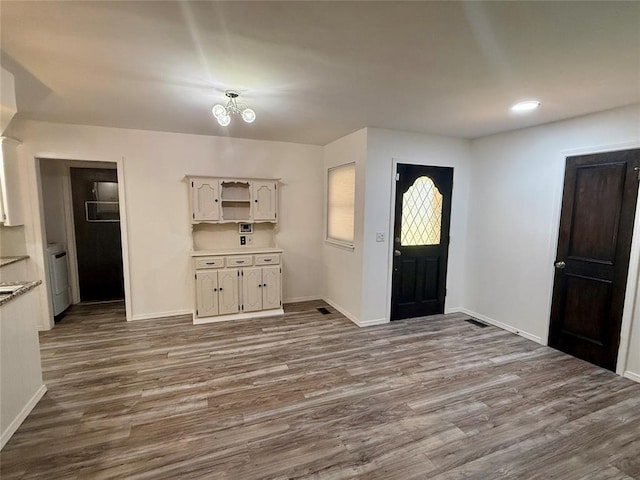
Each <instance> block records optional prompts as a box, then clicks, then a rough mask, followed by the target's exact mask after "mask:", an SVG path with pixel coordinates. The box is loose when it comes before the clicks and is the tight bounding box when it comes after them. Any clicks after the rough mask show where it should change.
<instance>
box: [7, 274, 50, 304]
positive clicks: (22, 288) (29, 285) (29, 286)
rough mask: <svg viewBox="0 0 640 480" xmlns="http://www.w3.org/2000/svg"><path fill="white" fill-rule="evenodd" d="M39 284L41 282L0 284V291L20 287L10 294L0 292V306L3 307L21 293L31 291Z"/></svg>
mask: <svg viewBox="0 0 640 480" xmlns="http://www.w3.org/2000/svg"><path fill="white" fill-rule="evenodd" d="M41 283H42V280H35V281H33V282H0V290H2V287H20V288H18V289H17V290H14V291H12V292H10V293H4V292H0V305H4V304H5V303H7V302H10V301H11V300H13V299H14V298H16V297H19V296H20V295H22V294H23V293H27V292H28V291H30V290H33V289H34V288H35V287H37V286H38V285H40V284H41Z"/></svg>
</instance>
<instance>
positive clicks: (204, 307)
mask: <svg viewBox="0 0 640 480" xmlns="http://www.w3.org/2000/svg"><path fill="white" fill-rule="evenodd" d="M218 295H219V293H218V272H217V271H215V270H203V271H201V272H198V273H196V303H197V310H196V311H197V312H198V316H201V317H208V316H211V315H218Z"/></svg>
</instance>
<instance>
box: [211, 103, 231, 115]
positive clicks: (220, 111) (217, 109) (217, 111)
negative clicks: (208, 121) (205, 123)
mask: <svg viewBox="0 0 640 480" xmlns="http://www.w3.org/2000/svg"><path fill="white" fill-rule="evenodd" d="M211 113H213V116H214V117H216V118H220V117H224V116H225V115H226V114H227V109H226V108H224V105H220V104H219V103H218V104H217V105H214V106H213V108H212V109H211Z"/></svg>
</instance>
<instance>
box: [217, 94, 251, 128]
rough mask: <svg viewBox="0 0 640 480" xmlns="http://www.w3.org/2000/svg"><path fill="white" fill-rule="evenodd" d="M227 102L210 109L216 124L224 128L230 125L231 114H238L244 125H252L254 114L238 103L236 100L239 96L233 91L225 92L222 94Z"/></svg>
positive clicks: (244, 105)
mask: <svg viewBox="0 0 640 480" xmlns="http://www.w3.org/2000/svg"><path fill="white" fill-rule="evenodd" d="M224 94H225V95H226V96H227V98H228V99H229V101H228V102H227V104H226V105H221V104H219V103H218V104H216V105H214V106H213V108H212V109H211V113H213V116H214V117H216V120H218V123H219V124H220V125H222V126H223V127H226V126H227V125H229V124H230V123H231V114H232V113H234V114H238V115H240V116H241V117H242V120H244V121H245V122H246V123H253V121H254V120H255V119H256V112H254V111H253V110H251V109H250V108H249V107H248V106H247V105H246V104H244V103H238V101H237V100H236V99H237V98H238V97H239V96H240V94H239V93H238V92H235V91H233V90H227V91H226V92H224Z"/></svg>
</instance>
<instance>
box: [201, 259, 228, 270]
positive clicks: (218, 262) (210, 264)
mask: <svg viewBox="0 0 640 480" xmlns="http://www.w3.org/2000/svg"><path fill="white" fill-rule="evenodd" d="M222 267H224V258H222V257H202V258H197V259H196V268H222Z"/></svg>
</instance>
